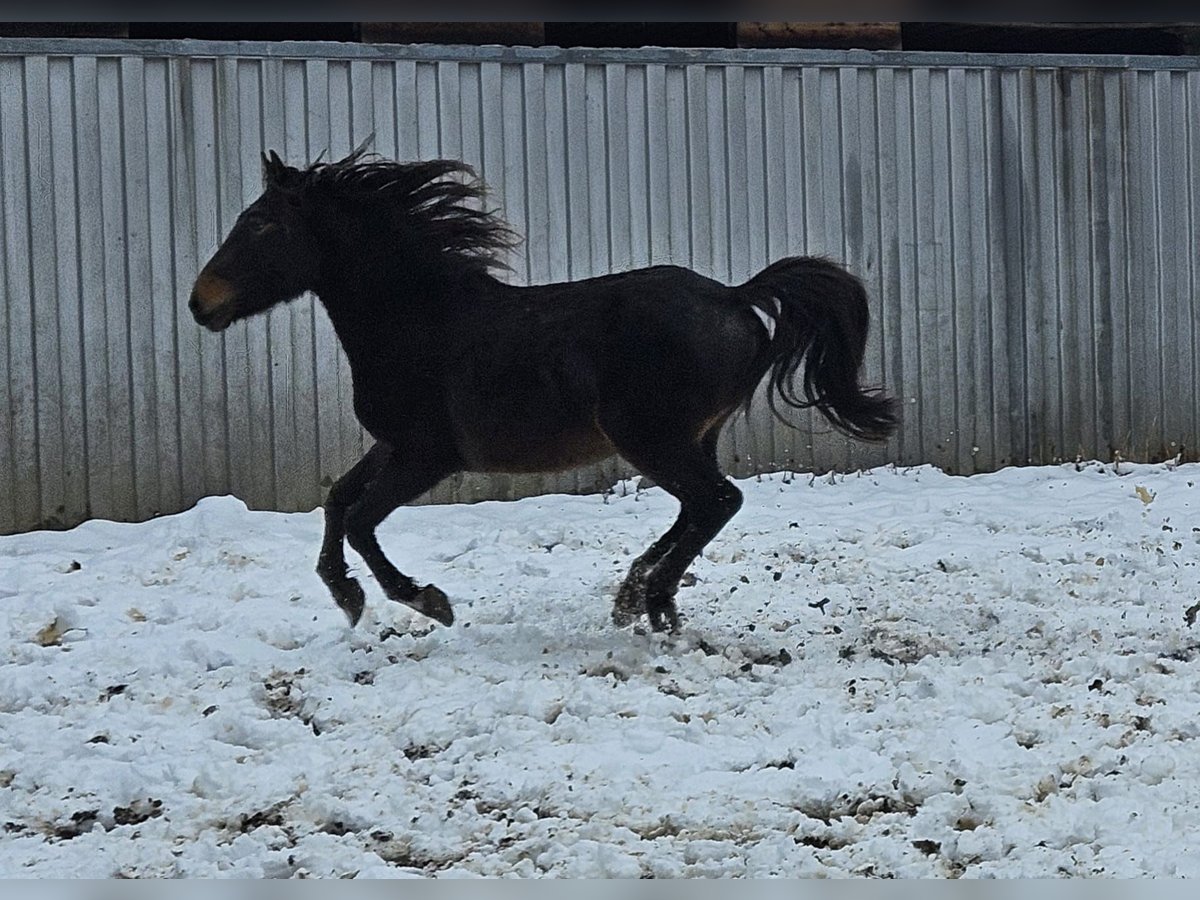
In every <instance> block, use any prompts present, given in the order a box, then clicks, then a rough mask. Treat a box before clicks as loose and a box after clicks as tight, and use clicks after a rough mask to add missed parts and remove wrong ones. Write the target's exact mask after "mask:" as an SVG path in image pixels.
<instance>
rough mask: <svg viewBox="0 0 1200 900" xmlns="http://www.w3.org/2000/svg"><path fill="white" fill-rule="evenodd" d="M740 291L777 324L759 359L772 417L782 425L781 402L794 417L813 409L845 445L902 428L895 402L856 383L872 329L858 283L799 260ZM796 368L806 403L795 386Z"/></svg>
mask: <svg viewBox="0 0 1200 900" xmlns="http://www.w3.org/2000/svg"><path fill="white" fill-rule="evenodd" d="M738 291H739V293H741V294H742V295H743V296H744V297H745V298H746V300H747V301H749V302H750V303H751V304H752V305H753V306H754V307H756V308H757V309H758V310H759V311H761V312H762V313H763V314H764V315H766V316H768V317H770V319H772V320H773V321H774V324H775V327H774V334H773V335H772V337H771V339H770V342H769V344H768V345H767V346H766V348H765V349H764V351H763V367H764V368H763V370H769V371H770V373H771V390H770V391H768V394H767V396H768V400H769V402H770V404H771V409H772V411H773V412H774V413H775V415H776V416H778V417H779V418H780V419H783V415H782V414H781V413H780V410H779V406H778V404H777V403H776V398H777V397H778V398H780V399H782V400H783V402H784V403H786V404H787V405H788V406H792V407H795V408H796V409H807V408H809V407H813V406H815V407H816V408H817V409H819V410H820V411H821V412H822V413H823V414H824V416H825V418H827V419H828V420H829V421H830V422H831V423H832V424H833V426H834V428H836V429H838V431H841V432H842V433H844V434H847V435H849V436H850V437H853V438H858V439H860V440H864V441H883V440H887V438H888V436H889V435H891V434H892V432H894V431H895V430H896V426H897V424H898V423H899V411H898V409H897V405H896V401H895V400H893V399H891V398H890V397H885V396H883V395H882V394H881V393H880V392H879V391H877V390H864V389H863V388H862V387H860V386H859V383H858V374H859V369H860V368H861V367H862V362H863V354H864V352H865V350H866V345H867V329H868V326H869V324H870V313H869V311H868V309H867V292H866V290H865V289H864V288H863V285H862V282H861V281H859V280H858V279H857V278H855V277H854V276H853V275H851V274H850V273H849V272H847V271H846V270H845V269H844V268H842V267H841V266H840V265H838V264H836V263H833V262H830V261H828V260H824V259H818V258H814V257H807V256H800V257H790V258H788V259H781V260H780V261H779V262H777V263H774V264H772V265H770V266H768V267H767V268H765V269H763V271H761V272H759V273H758V274H757V275H755V276H754V277H753V278H751V279H750V280H749V281H747V282H746V283H745V284H744V285H742V286H741V287H740V288H738ZM776 301H778V302H776ZM801 365H803V366H804V384H803V391H804V396H803V397H801V396H800V395H799V394H798V393H797V391H796V386H795V385H794V384H793V379H794V378H795V376H796V372H797V370H799V368H800V366H801ZM763 370H760V371H763ZM760 377H761V376H760ZM785 421H786V420H785Z"/></svg>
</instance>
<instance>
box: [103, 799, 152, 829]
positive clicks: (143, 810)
mask: <svg viewBox="0 0 1200 900" xmlns="http://www.w3.org/2000/svg"><path fill="white" fill-rule="evenodd" d="M162 805H163V804H162V801H161V800H151V799H146V800H134V801H133V802H132V803H130V804H129V805H128V806H118V807H116V808H115V809H113V823H114V824H116V825H140V824H141V823H142V822H145V821H146V820H147V819H157V818H158V817H159V816H161V815H162V812H163V810H162Z"/></svg>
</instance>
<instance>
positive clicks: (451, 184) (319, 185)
mask: <svg viewBox="0 0 1200 900" xmlns="http://www.w3.org/2000/svg"><path fill="white" fill-rule="evenodd" d="M365 157H366V154H365V152H364V151H362V150H357V151H355V152H354V153H351V154H350V155H349V156H347V157H346V158H345V159H342V160H338V161H337V162H327V163H322V162H317V163H313V164H312V165H310V166H309V167H308V168H307V169H304V170H302V171H301V172H300V173H299V177H300V179H302V182H301V183H302V185H303V187H305V188H308V189H312V190H314V191H318V192H322V193H326V194H333V195H336V196H339V197H347V196H353V197H361V198H362V199H363V200H364V201H366V202H370V201H375V202H380V203H384V204H386V205H387V207H388V208H389V209H390V210H391V211H392V212H394V213H397V214H399V215H401V216H402V217H403V218H404V219H406V220H407V224H408V225H409V226H410V228H411V230H412V232H413V233H414V234H418V235H420V236H421V238H422V240H423V241H425V242H428V243H429V244H431V245H433V246H435V247H436V249H437V250H439V251H440V252H442V253H444V254H446V255H449V256H451V257H453V258H454V259H455V260H456V261H457V262H459V263H461V264H462V265H463V266H464V267H465V268H467V269H468V270H472V271H479V272H487V271H489V270H491V269H509V268H511V267H510V266H509V265H508V264H507V263H506V262H504V260H503V259H502V258H501V256H500V255H501V254H502V253H504V252H505V251H507V250H510V249H511V248H513V247H515V246H517V244H519V243H520V237H519V236H518V235H517V233H516V232H515V231H513V230H512V228H510V227H509V225H508V223H507V222H505V221H504V220H503V219H502V218H500V216H499V215H498V213H497V212H496V211H495V210H486V209H484V208H483V202H484V200H485V198H486V197H487V193H488V189H487V185H485V184H484V183H483V182H482V181H481V180H480V179H479V178H478V176H477V175H476V173H475V170H474V169H473V168H472V167H471V166H469V165H468V164H466V163H464V162H460V161H459V160H452V159H433V160H426V161H421V162H406V163H399V162H392V161H390V160H383V159H366V158H365ZM453 176H457V178H455V177H453Z"/></svg>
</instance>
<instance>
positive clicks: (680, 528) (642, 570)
mask: <svg viewBox="0 0 1200 900" xmlns="http://www.w3.org/2000/svg"><path fill="white" fill-rule="evenodd" d="M686 528H687V517H686V516H685V515H684V514H683V511H682V510H681V511H680V513H679V517H678V518H676V519H675V523H674V524H673V525H672V526H671V527H670V528H669V529H667V532H666V534H664V535H663V536H662V537H660V538H659V539H658V540H656V541H655V542H654V543H653V544H651V545H650V547H649V549H648V550H646V552H644V553H643V554H642V555H641V556H639V557H638V558H637V559H635V560H634V561H633V565H631V566H630V567H629V573H628V574H627V575H626V576H625V580H624V581H622V582H621V587H620V588H619V589H618V590H617V596H616V599H615V600H614V601H613V611H612V618H613V622H614V624H616V626H617V627H618V628H623V627H625V626H626V625H629V624H632V623H633V622H634V621H635V620H636V619H637V618H638V616H640V615H641V614H642V613H644V612H646V611H647V610H646V576H647V575H648V574H649V573H650V571H651V570H652V569H653V568H654V566H655V565H656V564H657V563H658V561H659V560H660V559H662V558H663V557H664V556H665V555H666V553H667V551H668V550H670V549H671V548H672V547H674V546H675V543H676V542H677V541H678V540H679V537H680V535H682V534H683V532H684V530H685V529H686Z"/></svg>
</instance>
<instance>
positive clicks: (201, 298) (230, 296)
mask: <svg viewBox="0 0 1200 900" xmlns="http://www.w3.org/2000/svg"><path fill="white" fill-rule="evenodd" d="M233 300H234V290H233V285H231V284H230V283H229V282H228V281H226V280H225V279H224V278H220V277H218V276H216V275H209V274H208V273H206V272H201V273H200V277H199V278H197V279H196V284H195V286H194V287H193V288H192V296H191V298H190V299H189V300H188V309H190V310H191V311H192V318H194V319H195V320H196V322H197V324H200V325H203V326H204V327H205V328H207V329H208V330H209V331H224V330H225V329H226V328H228V327H229V323H230V322H232V321H233V319H234V316H235V315H236V314H237V310H236V308H235V306H234V303H233Z"/></svg>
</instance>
